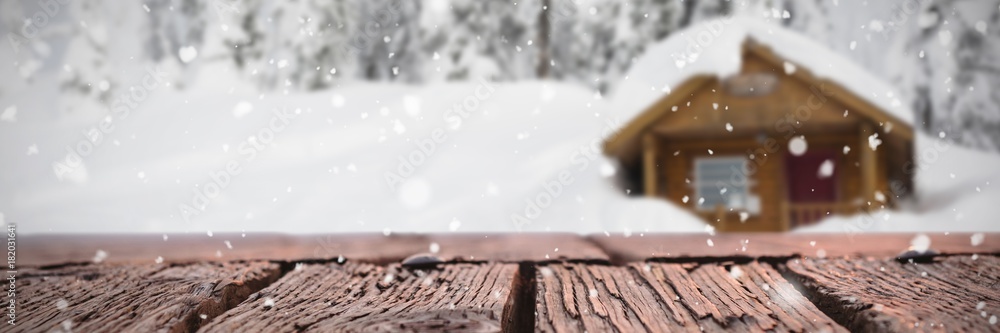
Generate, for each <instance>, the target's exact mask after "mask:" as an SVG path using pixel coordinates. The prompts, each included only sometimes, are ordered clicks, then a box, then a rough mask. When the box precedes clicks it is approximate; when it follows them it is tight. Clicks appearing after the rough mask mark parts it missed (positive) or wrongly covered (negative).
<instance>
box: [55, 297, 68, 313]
mask: <svg viewBox="0 0 1000 333" xmlns="http://www.w3.org/2000/svg"><path fill="white" fill-rule="evenodd" d="M68 307H69V302H68V301H66V300H65V299H62V298H60V299H59V300H58V301H56V309H59V311H62V310H66V308H68Z"/></svg>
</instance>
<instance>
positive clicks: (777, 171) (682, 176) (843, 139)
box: [657, 132, 887, 231]
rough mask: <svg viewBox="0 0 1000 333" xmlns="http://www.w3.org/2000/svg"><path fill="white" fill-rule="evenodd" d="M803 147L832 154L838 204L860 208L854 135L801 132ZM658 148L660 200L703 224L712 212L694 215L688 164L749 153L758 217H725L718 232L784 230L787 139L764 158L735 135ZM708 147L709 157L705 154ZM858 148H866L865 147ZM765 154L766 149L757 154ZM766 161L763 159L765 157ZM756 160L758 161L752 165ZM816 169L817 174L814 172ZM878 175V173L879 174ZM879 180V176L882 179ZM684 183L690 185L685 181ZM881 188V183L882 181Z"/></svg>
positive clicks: (752, 142)
mask: <svg viewBox="0 0 1000 333" xmlns="http://www.w3.org/2000/svg"><path fill="white" fill-rule="evenodd" d="M802 135H804V136H805V137H806V141H807V142H808V145H809V149H818V150H830V151H833V152H834V153H835V155H834V156H836V160H835V164H836V165H835V168H836V173H837V177H839V184H838V185H839V186H838V189H837V191H838V198H839V202H841V203H857V204H860V203H861V201H860V198H859V196H860V194H861V192H860V189H859V188H858V187H859V186H860V185H859V184H860V179H859V173H860V171H859V168H860V165H859V163H858V160H857V159H858V155H859V154H860V151H859V150H858V148H857V147H858V146H859V145H858V144H857V135H856V134H854V135H852V134H849V133H848V134H829V133H824V132H804V133H802ZM661 140H663V142H662V143H661V147H662V148H661V149H660V150H658V152H659V153H658V154H657V155H658V156H661V159H660V161H662V162H661V163H660V165H661V166H660V167H659V168H658V170H659V173H658V176H659V177H660V178H663V179H662V180H661V181H660V183H658V184H662V186H663V187H662V190H659V191H658V192H662V194H661V195H659V196H661V197H663V198H666V199H668V200H670V201H672V202H674V203H675V204H677V205H679V206H682V207H687V208H688V209H690V210H691V211H692V212H694V213H695V214H698V215H699V216H702V217H703V218H705V220H706V221H709V222H711V223H713V224H716V223H715V222H716V219H717V218H716V213H715V211H714V210H710V211H699V210H697V209H696V206H697V201H698V196H697V193H696V190H695V187H694V184H693V182H694V180H695V174H694V163H695V159H697V158H701V157H718V156H730V155H732V156H742V157H744V158H748V160H749V153H748V151H751V152H754V155H755V159H754V160H749V161H750V162H751V163H757V164H755V165H756V166H757V171H756V172H755V173H753V174H752V175H750V178H751V179H750V182H751V186H750V191H751V192H752V193H754V194H756V195H758V196H759V197H760V198H761V214H760V215H755V216H754V215H752V216H750V217H749V218H748V219H747V220H746V221H745V222H744V223H740V219H739V214H738V212H730V213H728V214H726V217H727V219H726V220H727V223H725V225H717V228H718V229H719V230H720V231H767V230H771V231H780V230H787V228H786V227H785V225H784V222H785V221H784V220H785V218H786V216H785V213H784V207H783V200H785V199H784V198H787V197H788V194H787V186H788V185H787V181H786V179H785V175H786V174H787V171H788V170H785V165H786V164H785V154H786V151H787V147H788V140H785V139H783V138H777V139H776V143H775V145H776V146H777V147H778V149H777V151H776V152H774V153H771V154H768V155H769V156H757V155H759V153H758V152H757V150H758V148H762V149H765V147H764V145H763V144H762V143H759V142H758V140H757V138H756V137H745V136H744V137H736V138H725V139H717V140H697V139H695V140H681V139H674V140H670V139H661ZM844 146H850V147H851V149H850V151H849V152H848V153H847V154H843V150H844ZM709 149H711V150H712V153H711V154H710V153H709ZM864 149H868V146H867V143H866V144H865V146H864ZM762 151H766V150H762ZM765 158H766V159H765ZM756 161H762V162H759V163H758V162H756ZM817 171H818V170H817ZM883 176H884V175H883ZM883 178H884V177H883ZM688 180H690V182H691V183H689V182H688ZM886 184H887V183H886ZM684 196H687V197H688V202H687V203H684V202H683V198H684Z"/></svg>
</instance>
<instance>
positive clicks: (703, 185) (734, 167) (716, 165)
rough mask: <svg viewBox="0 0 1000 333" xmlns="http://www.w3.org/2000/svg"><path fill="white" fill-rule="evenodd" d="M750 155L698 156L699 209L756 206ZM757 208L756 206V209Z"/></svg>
mask: <svg viewBox="0 0 1000 333" xmlns="http://www.w3.org/2000/svg"><path fill="white" fill-rule="evenodd" d="M746 163H747V160H746V158H743V157H742V156H731V157H721V156H720V157H702V158H697V159H695V163H694V173H695V177H694V178H695V182H694V185H695V195H696V198H698V199H697V201H696V202H695V204H696V205H697V207H698V209H699V210H714V209H715V207H716V205H721V206H722V207H725V208H733V209H747V208H750V207H752V206H754V204H753V202H752V200H753V199H754V198H751V195H750V193H749V185H750V180H749V178H750V176H749V174H748V172H747V171H746V170H747V169H746ZM754 210H756V209H754Z"/></svg>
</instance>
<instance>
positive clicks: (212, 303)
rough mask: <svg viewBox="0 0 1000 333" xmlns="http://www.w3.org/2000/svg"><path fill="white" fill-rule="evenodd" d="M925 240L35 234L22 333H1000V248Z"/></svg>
mask: <svg viewBox="0 0 1000 333" xmlns="http://www.w3.org/2000/svg"><path fill="white" fill-rule="evenodd" d="M927 236H928V240H929V247H930V248H931V249H933V250H935V251H936V252H937V254H936V255H934V256H928V257H924V258H918V259H919V260H916V261H915V262H912V263H911V262H908V261H906V260H902V261H900V260H896V259H895V257H896V255H898V254H899V253H901V252H902V251H904V250H906V249H907V248H908V247H909V246H910V244H911V242H912V241H913V240H914V239H916V238H918V235H913V234H859V235H843V234H823V235H800V234H717V235H709V234H687V235H677V234H670V235H649V234H647V235H642V236H637V235H632V236H631V237H625V236H623V235H610V236H608V235H593V236H587V237H583V236H577V235H573V234H453V235H439V234H432V235H405V234H403V235H400V234H393V235H390V236H385V235H381V234H358V235H279V234H248V235H246V236H245V237H244V236H243V235H239V234H215V235H212V236H211V237H209V236H208V235H168V237H167V239H166V240H164V239H163V236H162V235H117V236H107V235H91V236H73V235H62V236H30V235H29V236H22V237H20V238H19V246H20V247H19V249H18V256H19V257H18V263H19V264H20V265H22V268H21V269H20V270H19V272H18V276H17V279H18V280H17V283H18V284H17V288H19V289H18V290H17V292H18V305H19V307H18V308H17V311H18V312H17V313H18V317H17V318H18V320H17V325H16V326H13V327H14V329H13V330H12V331H14V332H34V331H78V332H79V331H88V332H91V331H96V332H119V331H143V332H145V331H169V332H198V331H203V332H245V331H268V332H300V331H314V332H323V331H356V332H360V331H420V332H425V331H475V332H499V331H504V332H524V331H533V330H534V331H547V332H583V331H589V332H595V331H612V332H614V331H617V332H633V331H651V332H664V331H690V332H694V331H698V332H701V331H709V332H714V331H748V332H763V331H789V332H806V331H808V332H843V331H847V330H851V331H890V332H909V331H993V332H1000V324H996V323H995V322H996V319H995V318H996V316H997V315H1000V295H998V293H997V290H1000V284H998V281H1000V259H998V258H997V257H996V255H998V254H1000V235H998V234H983V235H975V236H973V235H970V234H948V235H944V234H928V235H927ZM921 237H922V236H921ZM709 239H711V240H712V242H708V240H709ZM973 239H976V241H975V242H974V241H972V240H973ZM227 241H228V242H227ZM98 252H103V253H102V254H101V255H98ZM95 256H96V257H97V258H95ZM408 257H410V259H408V260H407V259H405V258H408ZM413 257H416V258H419V260H414V259H413ZM95 259H101V260H95ZM5 331H6V330H5Z"/></svg>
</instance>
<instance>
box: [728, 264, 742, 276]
mask: <svg viewBox="0 0 1000 333" xmlns="http://www.w3.org/2000/svg"><path fill="white" fill-rule="evenodd" d="M729 276H731V277H733V278H734V279H739V278H740V277H741V276H743V269H742V268H740V266H733V268H730V269H729Z"/></svg>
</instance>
